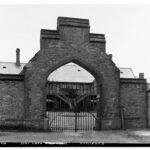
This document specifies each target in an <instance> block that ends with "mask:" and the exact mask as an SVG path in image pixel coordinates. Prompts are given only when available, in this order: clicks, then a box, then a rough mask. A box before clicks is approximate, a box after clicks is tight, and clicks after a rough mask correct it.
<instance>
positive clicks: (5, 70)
mask: <svg viewBox="0 0 150 150" xmlns="http://www.w3.org/2000/svg"><path fill="white" fill-rule="evenodd" d="M25 64H26V63H21V64H20V66H19V67H18V66H16V63H15V62H0V74H19V73H20V72H21V71H22V69H23V67H24V66H25Z"/></svg>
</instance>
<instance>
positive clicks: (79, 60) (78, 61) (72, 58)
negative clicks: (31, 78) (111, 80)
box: [45, 57, 104, 85]
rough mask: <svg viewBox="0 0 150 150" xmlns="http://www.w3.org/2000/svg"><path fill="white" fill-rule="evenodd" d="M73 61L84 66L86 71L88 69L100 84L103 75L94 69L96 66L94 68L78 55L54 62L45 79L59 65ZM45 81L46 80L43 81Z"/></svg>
mask: <svg viewBox="0 0 150 150" xmlns="http://www.w3.org/2000/svg"><path fill="white" fill-rule="evenodd" d="M70 62H73V63H75V64H77V65H79V66H80V67H82V68H84V69H85V70H86V71H88V72H89V73H90V74H91V75H92V76H93V77H94V78H95V79H96V81H97V83H98V84H99V85H100V84H102V81H103V79H104V78H103V76H102V75H101V73H100V72H98V71H97V70H96V68H94V67H93V66H92V65H91V64H89V63H88V62H87V61H86V60H83V59H81V58H79V57H71V58H67V59H63V60H61V61H60V62H58V63H56V64H55V65H54V66H53V67H51V68H50V69H49V70H48V71H47V73H46V74H45V79H46V80H47V78H48V76H49V75H50V74H51V73H52V72H53V71H55V70H56V69H58V68H60V67H61V66H63V65H65V64H67V63H70ZM45 82H46V81H45Z"/></svg>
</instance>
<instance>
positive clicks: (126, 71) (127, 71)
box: [119, 68, 136, 78]
mask: <svg viewBox="0 0 150 150" xmlns="http://www.w3.org/2000/svg"><path fill="white" fill-rule="evenodd" d="M119 69H120V78H136V77H135V75H134V73H133V71H132V69H131V68H119Z"/></svg>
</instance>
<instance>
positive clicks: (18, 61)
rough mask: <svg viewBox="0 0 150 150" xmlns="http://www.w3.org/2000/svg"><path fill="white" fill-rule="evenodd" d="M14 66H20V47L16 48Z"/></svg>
mask: <svg viewBox="0 0 150 150" xmlns="http://www.w3.org/2000/svg"><path fill="white" fill-rule="evenodd" d="M16 66H17V67H19V66H20V49H19V48H17V49H16Z"/></svg>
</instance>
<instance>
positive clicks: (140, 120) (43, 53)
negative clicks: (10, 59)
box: [0, 17, 149, 130]
mask: <svg viewBox="0 0 150 150" xmlns="http://www.w3.org/2000/svg"><path fill="white" fill-rule="evenodd" d="M68 63H75V64H77V65H79V66H80V67H81V68H83V69H85V70H86V71H88V72H89V73H90V74H91V76H93V78H95V80H94V82H92V83H88V84H83V83H82V84H78V83H68V82H67V83H63V84H62V83H58V82H57V83H56V82H55V83H54V82H49V80H48V77H49V75H51V74H53V72H55V70H56V69H58V68H61V67H62V66H63V65H66V64H68ZM0 64H1V65H3V70H2V68H0V128H1V127H4V128H6V126H8V127H12V126H15V127H17V128H18V126H19V127H20V126H21V127H28V128H38V129H46V130H47V129H52V128H53V127H54V128H55V127H56V128H58V127H61V129H64V128H67V125H70V120H75V119H76V120H77V121H74V124H75V125H76V126H75V127H77V129H81V126H79V125H80V124H81V122H87V125H89V126H90V124H88V123H89V122H91V123H92V125H91V126H90V128H91V127H92V129H97V130H103V129H122V128H145V127H146V126H147V125H148V118H149V117H148V115H149V113H148V112H149V111H148V107H149V105H148V103H149V99H147V98H146V90H147V83H146V80H145V79H144V76H143V74H142V76H141V75H140V77H139V78H134V77H131V76H128V74H124V76H125V78H120V74H121V73H122V72H120V71H119V69H118V68H117V67H116V65H115V64H114V62H113V61H112V55H108V54H107V53H106V51H105V37H104V35H103V34H93V33H90V26H89V20H87V19H76V18H65V17H59V18H58V20H57V30H41V39H40V51H39V52H37V53H36V54H35V56H34V57H33V58H32V59H31V60H30V61H29V62H28V63H27V64H22V63H20V60H19V50H17V61H16V65H14V64H12V63H11V64H10V63H4V64H3V63H0ZM6 65H7V66H6ZM23 66H24V69H23V70H22V67H23ZM9 67H12V68H11V69H10V70H9ZM13 69H14V71H15V70H16V71H17V72H19V70H20V71H21V70H22V71H21V73H20V74H17V73H16V74H12V73H13V72H10V74H8V72H9V71H11V70H12V71H13ZM18 69H19V70H18ZM127 70H128V71H129V70H130V69H129V68H128V69H127ZM127 70H126V71H127ZM128 71H127V72H128ZM4 72H5V74H4ZM127 72H126V73H127ZM59 77H61V75H60V76H59ZM129 77H130V78H129ZM54 86H57V88H54ZM95 87H96V88H95ZM95 89H96V90H95ZM93 91H94V92H93ZM147 97H148V96H147ZM94 106H95V107H94ZM61 111H64V112H63V113H61ZM69 111H70V112H69ZM92 113H93V114H92ZM12 114H13V115H12ZM53 114H54V115H53ZM57 114H58V115H57ZM55 116H56V117H55ZM57 116H58V117H57ZM67 116H68V118H67ZM76 116H78V117H76ZM88 116H89V117H88ZM95 116H96V117H95ZM69 117H70V119H69ZM94 117H95V118H96V119H95V120H94ZM86 118H87V119H86ZM61 120H62V122H61ZM91 120H92V121H91ZM57 122H58V124H59V125H57ZM63 122H65V124H63ZM66 122H67V124H66ZM84 125H86V123H85V124H84ZM64 126H65V127H64ZM71 126H72V125H71ZM75 129H76V128H75ZM84 129H85V128H84Z"/></svg>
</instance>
